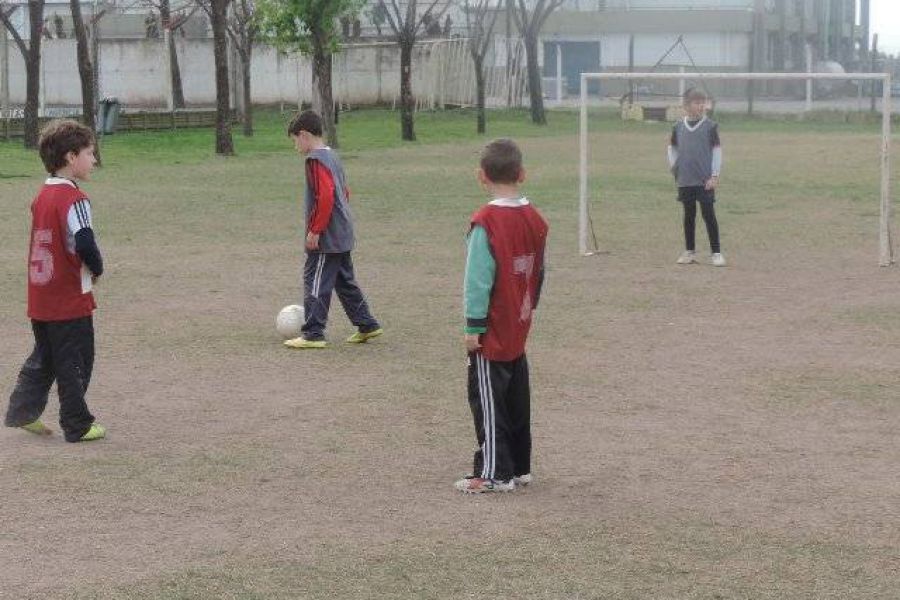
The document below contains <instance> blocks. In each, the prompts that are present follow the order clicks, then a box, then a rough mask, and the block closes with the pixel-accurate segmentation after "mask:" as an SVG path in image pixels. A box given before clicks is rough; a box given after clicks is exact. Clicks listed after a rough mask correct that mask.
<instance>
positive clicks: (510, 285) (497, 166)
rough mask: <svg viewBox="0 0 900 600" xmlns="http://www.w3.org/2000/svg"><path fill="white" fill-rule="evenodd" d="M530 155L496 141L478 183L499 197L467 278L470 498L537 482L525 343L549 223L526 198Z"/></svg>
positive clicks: (472, 247) (480, 221)
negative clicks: (472, 446)
mask: <svg viewBox="0 0 900 600" xmlns="http://www.w3.org/2000/svg"><path fill="white" fill-rule="evenodd" d="M524 180H525V169H524V168H523V167H522V153H521V152H520V150H519V148H518V146H516V144H515V142H513V141H512V140H506V139H500V140H495V141H493V142H491V143H490V144H488V145H487V147H486V148H485V149H484V151H483V153H482V155H481V165H480V167H479V169H478V181H479V182H480V183H481V185H482V186H483V187H484V188H485V190H487V192H488V193H489V194H490V195H491V196H492V197H493V200H491V201H490V202H489V203H488V204H486V205H485V206H483V207H482V208H480V209H479V210H478V211H476V212H475V214H474V215H472V219H471V226H470V230H469V237H468V252H467V258H466V274H465V292H464V296H465V316H466V328H465V345H466V350H467V351H468V353H469V385H468V388H469V407H470V408H471V410H472V416H473V418H474V423H475V438H476V441H477V449H476V450H475V458H474V462H473V468H472V474H471V475H469V476H468V477H465V478H464V479H461V480H459V481H457V482H456V488H457V489H458V490H459V491H461V492H465V493H468V494H478V493H484V492H509V491H512V490H514V489H515V488H516V486H524V485H527V484H529V483H530V482H531V390H530V386H529V382H528V360H527V359H526V357H525V342H526V340H527V338H528V332H529V330H530V329H531V318H532V315H533V313H534V310H535V309H536V308H537V305H538V300H539V298H540V295H541V285H542V284H543V281H544V248H545V245H546V242H547V231H548V226H547V222H546V221H545V220H544V218H543V217H542V216H541V214H540V213H539V212H538V211H537V209H535V208H534V206H532V205H531V203H530V202H529V201H528V199H527V198H525V197H524V196H522V195H521V194H520V193H519V184H521V183H522V182H523V181H524Z"/></svg>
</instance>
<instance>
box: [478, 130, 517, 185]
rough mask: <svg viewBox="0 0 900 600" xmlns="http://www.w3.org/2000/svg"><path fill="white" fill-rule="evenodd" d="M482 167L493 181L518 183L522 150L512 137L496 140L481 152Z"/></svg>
mask: <svg viewBox="0 0 900 600" xmlns="http://www.w3.org/2000/svg"><path fill="white" fill-rule="evenodd" d="M481 169H482V170H483V171H484V175H485V176H486V177H487V178H488V180H489V181H491V182H492V183H518V182H519V175H520V174H521V173H522V151H521V150H519V146H518V145H516V143H515V142H514V141H512V140H511V139H508V138H500V139H497V140H494V141H493V142H491V143H489V144H488V145H487V146H485V147H484V150H483V151H482V152H481Z"/></svg>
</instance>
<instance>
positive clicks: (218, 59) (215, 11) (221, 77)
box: [212, 0, 234, 155]
mask: <svg viewBox="0 0 900 600" xmlns="http://www.w3.org/2000/svg"><path fill="white" fill-rule="evenodd" d="M229 1H230V0H212V30H213V49H214V52H213V53H214V56H215V64H216V154H224V155H232V154H234V142H233V141H232V139H231V108H230V104H229V95H230V94H229V93H228V92H229V90H228V40H227V36H228V32H227V30H226V21H225V19H226V17H227V14H226V13H227V11H228V2H229Z"/></svg>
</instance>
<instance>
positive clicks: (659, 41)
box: [600, 33, 750, 69]
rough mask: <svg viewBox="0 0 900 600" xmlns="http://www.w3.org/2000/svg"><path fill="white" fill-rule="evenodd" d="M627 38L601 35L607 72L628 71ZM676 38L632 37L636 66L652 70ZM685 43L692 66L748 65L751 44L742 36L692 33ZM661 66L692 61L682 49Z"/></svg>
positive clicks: (646, 35) (604, 64) (672, 35)
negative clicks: (612, 70)
mask: <svg viewBox="0 0 900 600" xmlns="http://www.w3.org/2000/svg"><path fill="white" fill-rule="evenodd" d="M630 38H631V36H630V35H628V34H624V33H622V34H611V35H604V36H601V38H600V48H601V49H600V57H601V66H602V67H603V68H609V69H622V68H626V67H628V44H629V40H630ZM677 39H678V36H677V35H675V34H637V35H635V36H634V64H635V66H640V67H646V66H652V65H655V64H656V63H657V61H659V60H660V59H661V58H662V57H663V55H664V54H665V53H666V51H667V50H669V49H670V48H671V47H672V45H673V44H675V42H676V40H677ZM683 39H684V43H685V45H686V46H687V48H688V50H689V51H690V55H691V57H693V59H694V62H695V63H696V64H697V65H698V66H701V67H709V66H717V67H723V68H738V67H741V66H743V65H746V64H747V58H748V56H749V52H750V40H749V38H748V36H747V35H746V34H742V33H693V34H686V35H684V38H683ZM663 64H664V65H685V66H690V64H691V60H690V57H688V55H687V53H685V52H684V50H683V49H682V48H680V47H679V48H676V49H675V50H673V51H672V53H671V54H669V55H668V56H667V57H666V59H665V61H664V62H663Z"/></svg>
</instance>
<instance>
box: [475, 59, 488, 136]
mask: <svg viewBox="0 0 900 600" xmlns="http://www.w3.org/2000/svg"><path fill="white" fill-rule="evenodd" d="M474 62H475V105H476V107H477V109H478V126H477V131H478V133H484V132H485V118H484V61H483V60H482V59H480V58H476V59H475V61H474Z"/></svg>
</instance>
